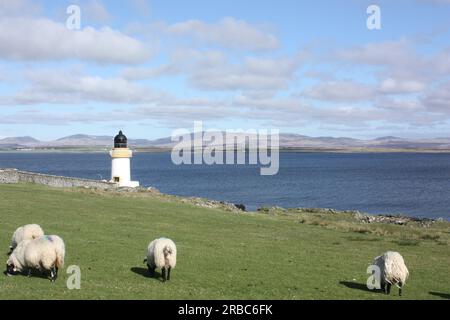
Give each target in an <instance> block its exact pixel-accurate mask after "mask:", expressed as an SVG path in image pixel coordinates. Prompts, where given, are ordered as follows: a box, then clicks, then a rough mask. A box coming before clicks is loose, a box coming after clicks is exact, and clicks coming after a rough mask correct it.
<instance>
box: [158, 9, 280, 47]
mask: <svg viewBox="0 0 450 320" xmlns="http://www.w3.org/2000/svg"><path fill="white" fill-rule="evenodd" d="M165 32H166V33H168V34H170V35H175V36H189V37H192V38H193V39H194V40H196V41H200V42H205V43H208V44H218V45H220V46H223V47H226V48H233V49H244V50H272V49H276V48H278V46H279V41H278V39H277V37H275V36H274V35H273V34H271V33H268V32H265V31H263V30H261V29H260V28H257V27H255V26H253V25H250V24H249V23H248V22H246V21H244V20H238V19H235V18H232V17H226V18H223V19H222V20H220V21H218V22H216V23H210V24H208V23H205V22H203V21H200V20H189V21H183V22H178V23H175V24H172V25H168V26H166V28H165Z"/></svg>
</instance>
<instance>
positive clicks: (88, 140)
mask: <svg viewBox="0 0 450 320" xmlns="http://www.w3.org/2000/svg"><path fill="white" fill-rule="evenodd" d="M217 133H220V132H217ZM239 135H242V134H239ZM190 136H191V139H193V138H194V134H192V133H191V134H190ZM256 139H257V136H256V135H253V136H250V141H256ZM113 140H114V137H113V136H94V135H86V134H76V135H71V136H67V137H62V138H59V139H56V140H53V141H39V140H37V139H35V138H33V137H29V136H25V137H9V138H4V139H0V149H29V148H38V149H39V148H83V147H85V148H102V149H104V148H111V147H112V145H113ZM176 143H178V142H172V139H171V138H170V137H164V138H160V139H155V140H148V139H129V140H128V144H129V145H130V147H132V148H171V147H173V146H174V145H175V144H176ZM206 144H210V142H209V141H203V146H205V145H206ZM196 145H200V141H197V143H196ZM280 147H281V148H285V149H299V148H300V149H318V150H321V149H323V150H328V149H333V150H364V149H367V150H382V149H386V150H388V151H389V150H397V149H402V150H404V149H406V150H415V149H426V150H428V149H433V150H450V138H446V137H440V138H433V139H404V138H399V137H393V136H385V137H379V138H376V139H370V140H361V139H353V138H347V137H309V136H305V135H300V134H292V133H283V134H280Z"/></svg>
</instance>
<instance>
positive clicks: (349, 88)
mask: <svg viewBox="0 0 450 320" xmlns="http://www.w3.org/2000/svg"><path fill="white" fill-rule="evenodd" d="M374 93H375V92H374V90H373V88H372V87H370V86H368V85H365V84H360V83H356V82H353V81H347V80H346V81H330V82H324V83H321V84H318V85H316V86H313V87H312V88H309V89H306V90H305V91H304V92H303V95H304V96H306V97H308V98H312V99H317V100H325V101H335V102H351V101H364V100H368V99H371V98H372V97H373V95H374Z"/></svg>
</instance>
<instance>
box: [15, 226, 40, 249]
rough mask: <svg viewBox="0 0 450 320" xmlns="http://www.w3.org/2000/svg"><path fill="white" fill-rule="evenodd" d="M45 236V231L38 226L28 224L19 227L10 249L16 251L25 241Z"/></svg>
mask: <svg viewBox="0 0 450 320" xmlns="http://www.w3.org/2000/svg"><path fill="white" fill-rule="evenodd" d="M43 235H44V231H43V230H42V228H41V226H39V225H38V224H27V225H24V226H22V227H19V228H17V229H16V231H14V233H13V236H12V239H11V246H10V249H11V250H14V249H15V248H16V247H17V245H18V244H19V243H20V242H22V241H23V240H32V239H37V238H39V237H42V236H43Z"/></svg>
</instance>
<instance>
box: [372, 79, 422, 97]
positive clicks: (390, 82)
mask: <svg viewBox="0 0 450 320" xmlns="http://www.w3.org/2000/svg"><path fill="white" fill-rule="evenodd" d="M425 86H426V85H425V83H423V82H421V81H416V80H399V79H393V78H388V79H385V80H383V81H382V82H381V84H380V88H379V90H380V92H382V93H393V94H401V93H414V92H421V91H422V90H424V89H425Z"/></svg>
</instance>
